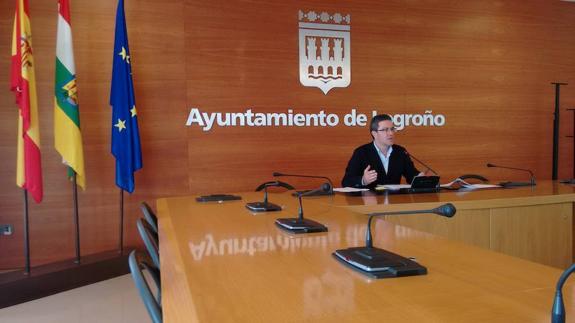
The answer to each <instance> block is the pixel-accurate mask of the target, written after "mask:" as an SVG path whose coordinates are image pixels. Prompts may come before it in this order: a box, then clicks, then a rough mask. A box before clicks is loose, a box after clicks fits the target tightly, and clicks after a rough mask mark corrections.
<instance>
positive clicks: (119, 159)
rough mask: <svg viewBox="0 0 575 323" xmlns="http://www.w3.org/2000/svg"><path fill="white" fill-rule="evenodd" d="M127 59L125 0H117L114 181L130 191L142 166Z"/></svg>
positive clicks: (130, 69)
mask: <svg viewBox="0 0 575 323" xmlns="http://www.w3.org/2000/svg"><path fill="white" fill-rule="evenodd" d="M130 60H131V58H130V49H129V47H128V34H127V32H126V18H125V16H124V0H119V2H118V10H117V12H116V35H115V41H114V58H113V62H114V63H113V64H114V65H113V68H112V90H111V92H110V105H111V106H112V154H113V155H114V157H115V158H116V185H117V186H118V187H120V188H121V189H123V190H124V191H127V192H130V193H132V192H133V191H134V187H135V184H134V172H135V171H137V170H138V169H140V168H142V150H141V147H140V134H139V131H138V117H137V114H136V101H135V99H134V85H133V83H132V66H131V61H130Z"/></svg>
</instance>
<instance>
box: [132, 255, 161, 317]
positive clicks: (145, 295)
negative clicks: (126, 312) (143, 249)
mask: <svg viewBox="0 0 575 323" xmlns="http://www.w3.org/2000/svg"><path fill="white" fill-rule="evenodd" d="M128 265H129V266H130V272H131V274H132V279H133V280H134V283H135V284H136V288H137V289H138V293H139V294H140V297H141V298H142V301H143V302H144V306H145V307H146V310H147V311H148V314H149V315H150V318H151V319H152V322H154V323H162V305H161V303H160V302H159V301H158V300H157V299H156V298H154V294H153V293H152V290H151V289H150V285H149V284H148V282H147V280H146V278H145V277H144V273H143V271H142V269H144V270H147V271H148V273H149V274H150V275H151V276H152V278H153V279H154V280H158V281H159V277H155V275H157V271H155V270H154V269H153V266H151V265H150V264H148V263H147V260H146V259H144V258H143V257H141V256H140V255H139V254H138V253H137V252H136V250H133V251H132V252H131V253H130V256H129V257H128Z"/></svg>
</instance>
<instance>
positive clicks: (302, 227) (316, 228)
mask: <svg viewBox="0 0 575 323" xmlns="http://www.w3.org/2000/svg"><path fill="white" fill-rule="evenodd" d="M330 189H331V185H329V184H328V183H325V184H323V185H322V187H321V188H320V189H317V190H313V191H309V192H306V193H302V192H298V193H297V197H298V201H299V209H298V217H297V218H279V219H276V222H275V223H276V225H277V226H278V228H280V229H282V230H285V231H288V232H291V233H312V232H326V231H327V227H326V226H325V225H323V224H321V223H319V222H316V221H314V220H311V219H305V218H304V217H303V203H302V197H303V196H306V195H307V196H310V195H312V194H317V191H320V190H321V191H329V190H330Z"/></svg>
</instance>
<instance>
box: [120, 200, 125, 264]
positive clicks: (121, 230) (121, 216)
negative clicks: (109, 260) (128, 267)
mask: <svg viewBox="0 0 575 323" xmlns="http://www.w3.org/2000/svg"><path fill="white" fill-rule="evenodd" d="M120 255H124V190H123V189H120Z"/></svg>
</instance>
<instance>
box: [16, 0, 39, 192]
mask: <svg viewBox="0 0 575 323" xmlns="http://www.w3.org/2000/svg"><path fill="white" fill-rule="evenodd" d="M29 13H30V11H29V9H28V0H16V14H15V15H14V33H13V35H12V77H11V79H12V84H11V88H10V89H11V90H12V91H13V92H14V95H15V96H16V104H18V107H19V108H18V110H19V114H18V159H17V163H18V165H17V167H16V185H18V186H20V187H22V188H23V189H25V190H27V191H28V192H29V193H30V194H31V195H32V197H33V198H34V200H35V201H36V203H39V202H41V201H42V195H43V189H42V162H41V159H40V129H39V127H38V104H37V100H36V80H35V77H34V58H33V57H32V30H31V28H30V15H29Z"/></svg>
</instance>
